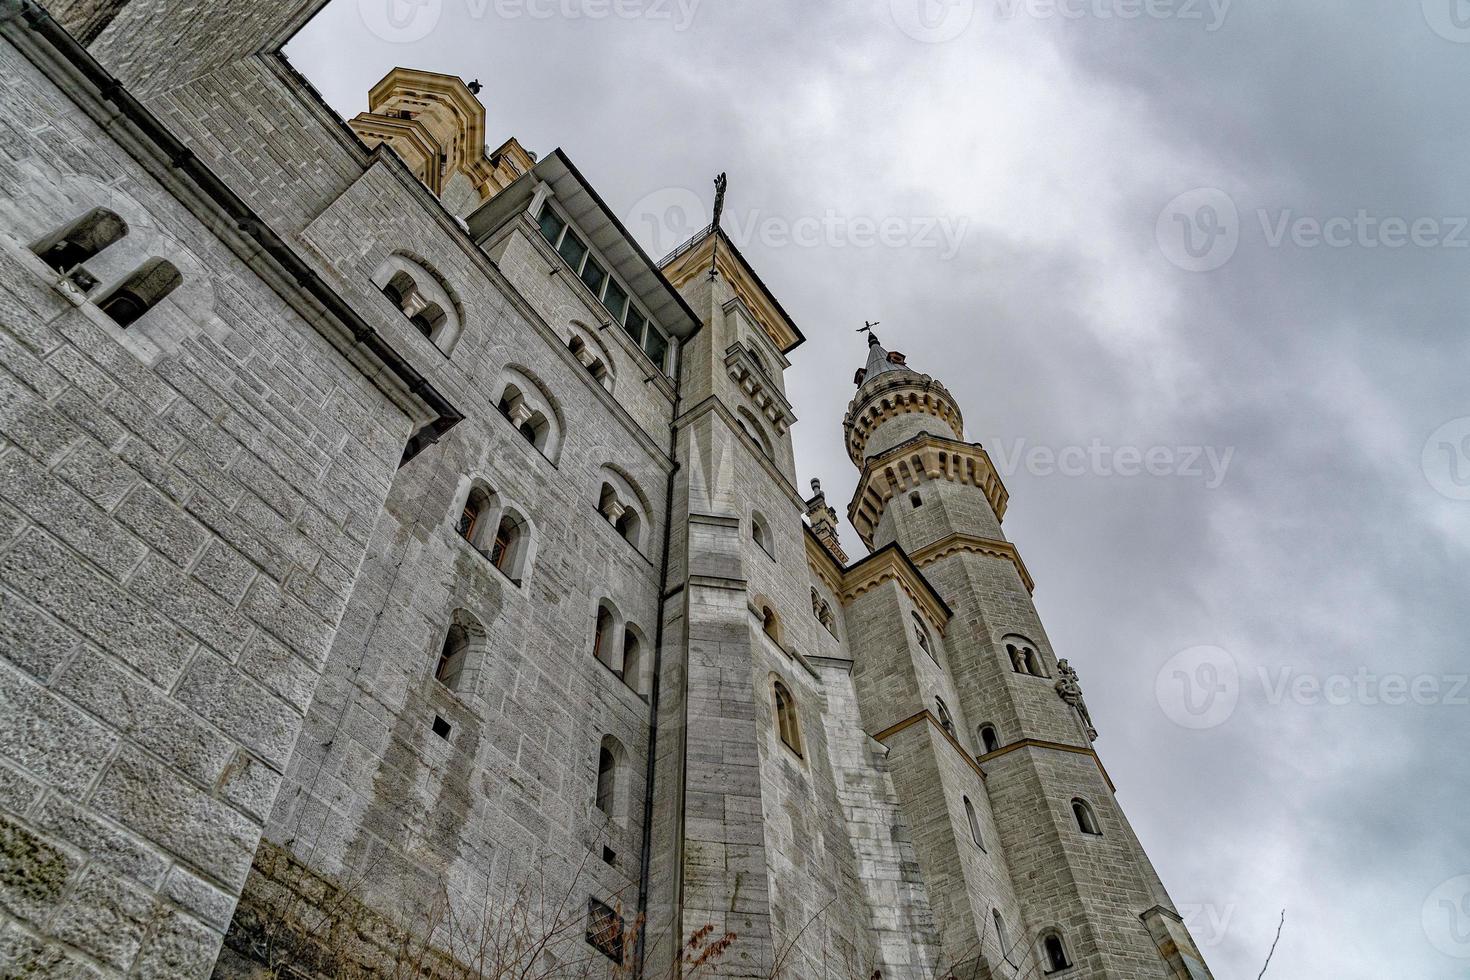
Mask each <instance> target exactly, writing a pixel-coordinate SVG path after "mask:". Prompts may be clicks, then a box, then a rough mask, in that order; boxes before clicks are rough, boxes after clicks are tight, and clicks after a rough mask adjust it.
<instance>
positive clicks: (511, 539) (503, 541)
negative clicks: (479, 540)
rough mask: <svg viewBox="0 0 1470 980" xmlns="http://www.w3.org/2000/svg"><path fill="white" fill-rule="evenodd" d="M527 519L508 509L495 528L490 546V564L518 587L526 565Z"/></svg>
mask: <svg viewBox="0 0 1470 980" xmlns="http://www.w3.org/2000/svg"><path fill="white" fill-rule="evenodd" d="M525 538H526V528H525V519H524V518H522V517H521V516H520V515H519V514H518V513H516V512H515V511H514V510H510V509H507V510H506V511H505V513H503V514H502V515H501V517H500V523H499V524H498V525H497V526H496V528H495V539H494V541H492V542H491V544H490V564H492V565H494V566H495V567H496V568H498V569H500V571H501V572H503V573H504V574H505V577H506V578H508V579H510V580H511V581H512V582H514V583H515V584H516V585H520V584H521V579H522V577H523V576H524V575H525V565H526V542H525Z"/></svg>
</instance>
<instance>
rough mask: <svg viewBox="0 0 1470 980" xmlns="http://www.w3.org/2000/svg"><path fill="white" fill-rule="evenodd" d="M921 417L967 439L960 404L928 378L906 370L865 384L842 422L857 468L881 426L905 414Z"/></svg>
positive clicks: (849, 449)
mask: <svg viewBox="0 0 1470 980" xmlns="http://www.w3.org/2000/svg"><path fill="white" fill-rule="evenodd" d="M918 414H922V415H927V416H932V417H933V418H935V419H937V420H938V421H939V422H940V423H942V425H943V426H944V428H945V429H947V431H949V432H953V433H954V436H955V438H956V439H963V438H964V435H965V420H964V416H963V415H962V414H961V413H960V407H959V404H958V403H957V402H956V401H955V399H954V396H953V395H951V394H950V393H949V389H948V388H946V387H944V385H942V384H940V383H939V382H938V381H935V380H934V379H933V378H932V377H930V376H929V375H927V374H919V373H917V372H915V371H910V370H908V369H907V368H904V369H902V370H898V371H891V372H885V373H883V374H881V375H878V376H876V377H873V378H870V379H869V380H867V381H865V382H864V383H863V385H862V387H861V388H859V389H858V393H857V395H856V396H855V397H854V398H853V400H852V401H851V402H850V403H849V404H848V406H847V414H846V415H845V416H844V417H843V419H842V430H843V432H844V433H845V434H846V437H847V455H848V457H849V458H850V459H851V460H852V461H853V463H854V464H855V465H857V466H862V465H863V460H864V458H865V457H866V455H867V452H868V446H869V443H870V442H871V440H872V436H873V433H875V432H876V431H877V430H878V428H879V426H882V425H884V424H885V423H888V422H890V421H892V420H894V419H897V418H899V417H901V416H904V415H918ZM916 421H917V419H916ZM934 428H938V426H935V427H934Z"/></svg>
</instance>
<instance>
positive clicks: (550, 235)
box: [541, 204, 567, 245]
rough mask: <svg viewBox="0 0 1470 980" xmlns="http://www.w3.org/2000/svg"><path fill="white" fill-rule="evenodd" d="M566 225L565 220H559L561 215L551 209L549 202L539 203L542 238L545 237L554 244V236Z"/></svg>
mask: <svg viewBox="0 0 1470 980" xmlns="http://www.w3.org/2000/svg"><path fill="white" fill-rule="evenodd" d="M566 226H567V223H566V222H565V221H563V220H561V215H559V214H557V213H556V212H555V211H553V210H551V205H550V204H543V205H541V237H542V238H544V239H546V240H547V241H548V242H550V243H551V244H552V245H555V244H556V236H557V235H560V234H561V230H562V229H563V228H565V227H566Z"/></svg>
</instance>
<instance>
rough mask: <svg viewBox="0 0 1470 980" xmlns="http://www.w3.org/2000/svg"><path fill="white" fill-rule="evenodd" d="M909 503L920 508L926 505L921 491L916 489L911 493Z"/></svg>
mask: <svg viewBox="0 0 1470 980" xmlns="http://www.w3.org/2000/svg"><path fill="white" fill-rule="evenodd" d="M909 503H910V504H911V505H912V506H913V507H915V508H919V507H922V506H924V498H923V496H922V495H920V493H919V491H917V490H915V491H914V492H913V493H911V494H909Z"/></svg>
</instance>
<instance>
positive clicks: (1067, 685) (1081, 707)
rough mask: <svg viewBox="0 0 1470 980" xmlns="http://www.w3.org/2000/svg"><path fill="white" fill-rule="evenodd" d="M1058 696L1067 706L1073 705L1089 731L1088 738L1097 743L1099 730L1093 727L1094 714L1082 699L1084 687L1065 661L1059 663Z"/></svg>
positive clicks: (1074, 671)
mask: <svg viewBox="0 0 1470 980" xmlns="http://www.w3.org/2000/svg"><path fill="white" fill-rule="evenodd" d="M1057 673H1058V674H1060V675H1061V676H1060V678H1059V679H1058V680H1057V683H1056V688H1057V696H1058V697H1060V698H1061V699H1062V700H1063V701H1065V702H1067V704H1069V705H1071V706H1072V708H1074V709H1075V710H1076V712H1077V717H1079V718H1081V719H1082V727H1083V728H1085V729H1086V730H1087V737H1088V739H1090V740H1092V741H1094V742H1095V741H1097V729H1096V728H1094V727H1092V714H1091V713H1090V712H1089V711H1088V710H1087V702H1086V701H1085V700H1083V698H1082V685H1081V684H1079V683H1078V682H1077V671H1076V670H1074V669H1073V667H1072V665H1071V664H1069V663H1067V661H1065V660H1058V661H1057Z"/></svg>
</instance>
